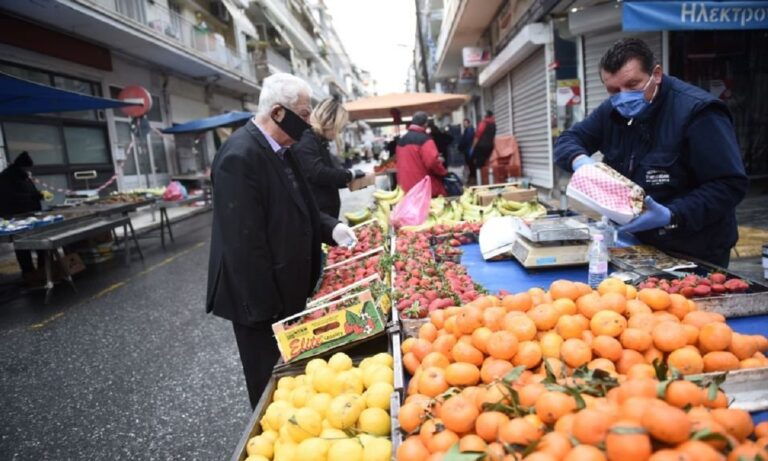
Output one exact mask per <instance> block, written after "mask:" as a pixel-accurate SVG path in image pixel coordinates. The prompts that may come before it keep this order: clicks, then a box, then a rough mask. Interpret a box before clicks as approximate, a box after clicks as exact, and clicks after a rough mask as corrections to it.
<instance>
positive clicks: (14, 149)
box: [0, 0, 364, 201]
mask: <svg viewBox="0 0 768 461" xmlns="http://www.w3.org/2000/svg"><path fill="white" fill-rule="evenodd" d="M265 3H270V6H267V5H265ZM281 7H282V8H284V9H285V8H291V9H296V8H298V9H300V10H301V12H302V14H303V16H297V15H295V14H290V15H289V16H286V17H284V18H283V17H279V18H278V17H275V16H267V15H269V14H271V13H267V15H264V16H265V17H267V18H271V19H273V20H275V22H271V21H270V20H267V19H265V20H264V21H262V22H256V21H254V18H257V17H262V16H260V14H262V13H264V12H265V11H267V10H268V9H269V8H281ZM324 10H325V7H324V6H323V5H322V2H310V1H296V0H291V1H287V0H285V1H281V0H269V1H259V2H255V1H249V0H48V1H43V2H29V1H26V0H8V1H5V2H2V3H1V4H0V27H2V29H3V33H2V34H0V72H4V73H7V74H11V75H13V76H16V77H20V78H23V79H27V80H31V81H34V82H38V83H42V84H45V85H50V86H55V87H58V88H62V89H67V90H70V91H76V92H81V93H85V94H90V95H95V96H103V97H111V98H116V97H117V95H118V94H119V93H120V91H121V90H122V89H123V88H125V87H127V86H131V85H139V86H142V87H144V88H146V89H147V90H148V91H149V92H150V94H151V95H152V101H153V104H152V109H151V110H150V112H149V113H148V114H147V115H146V117H145V118H144V119H142V120H132V119H130V118H129V117H127V116H125V115H123V114H122V113H121V112H120V111H119V110H102V111H84V112H68V113H57V114H39V115H34V116H23V117H3V118H0V168H3V167H4V166H5V164H7V163H8V162H10V161H12V160H13V159H14V158H15V157H16V156H17V155H18V154H19V153H20V152H22V151H25V150H26V151H28V152H29V153H30V155H31V156H32V158H33V159H34V161H35V164H36V165H35V168H34V170H33V173H34V175H35V177H36V178H38V179H39V180H40V181H41V182H42V183H43V187H44V188H48V189H52V190H83V189H94V188H97V187H99V186H100V185H102V184H104V183H106V182H107V181H109V180H110V179H111V178H112V177H113V176H114V177H115V179H116V181H115V180H113V185H112V186H111V188H113V189H114V188H117V189H120V190H128V189H133V188H137V187H154V186H163V185H165V184H167V182H168V181H169V179H170V177H171V176H172V175H178V174H189V173H192V174H199V173H203V172H204V171H205V169H206V168H207V166H208V165H210V160H211V158H212V156H213V155H214V153H215V150H216V146H217V145H218V142H219V141H220V140H219V139H218V138H217V134H216V133H215V132H207V133H203V134H195V135H187V136H176V137H174V136H168V135H163V134H162V133H161V132H160V129H161V128H163V127H167V126H171V125H173V124H177V123H184V122H187V121H190V120H194V119H198V118H204V117H209V116H212V115H217V114H220V113H223V112H227V111H232V110H253V109H254V108H255V103H256V101H257V100H258V94H259V89H260V81H261V80H262V79H263V78H265V77H266V76H267V75H269V74H271V73H275V72H292V73H294V74H296V75H299V76H301V77H303V78H305V79H307V81H309V82H310V85H311V86H312V87H313V91H314V93H315V94H314V95H313V96H314V98H315V99H322V98H324V97H327V96H329V95H338V96H340V97H343V98H347V97H352V96H356V95H358V94H361V93H362V91H363V90H364V87H363V86H362V84H361V83H360V82H361V78H360V74H359V72H360V71H359V70H358V69H356V68H355V67H354V66H353V65H352V63H351V62H350V60H349V58H348V57H347V56H346V52H345V51H344V50H343V47H341V43H340V41H339V40H338V38H337V37H335V31H333V27H332V23H331V21H330V18H328V19H327V20H326V21H325V22H323V21H322V19H323V16H322V15H323V12H324ZM277 19H280V21H279V22H278V21H276V20H277ZM305 22H306V24H305ZM309 23H311V24H315V26H313V27H315V28H314V29H312V30H313V31H312V33H309V32H307V33H305V34H304V36H302V37H301V38H302V39H303V40H304V41H306V42H307V43H304V41H302V42H299V41H298V40H297V39H296V38H294V37H291V38H290V39H289V38H287V37H286V38H281V37H282V36H280V35H279V31H285V30H304V29H303V26H305V25H307V24H309ZM299 24H302V26H301V27H300V26H299ZM270 33H271V34H272V35H271V36H270V35H269V34H270ZM270 37H273V38H272V39H270ZM262 39H263V40H262ZM289 40H290V41H289ZM320 42H322V43H324V44H325V43H327V45H326V46H327V47H328V48H327V49H328V50H332V51H328V53H327V54H326V58H324V59H321V58H322V54H323V53H322V48H321V46H320V45H318V43H320ZM297 43H301V44H300V45H297ZM265 45H266V46H265ZM312 45H315V47H314V48H312ZM285 47H287V49H286V48H285ZM307 47H309V48H311V49H307ZM337 48H340V49H337ZM315 52H316V53H317V54H313V53H315ZM331 55H332V56H334V57H335V58H334V60H333V61H329V60H328V59H330V58H328V56H331ZM307 56H314V58H313V59H314V60H316V61H317V62H315V61H312V62H313V63H312V64H311V66H310V65H308V64H306V63H307V62H308V61H310V59H308V58H307ZM84 171H89V172H90V171H95V172H96V177H95V178H92V179H89V180H87V181H86V180H81V179H77V177H79V176H80V175H75V173H78V172H84ZM63 196H64V194H63V193H60V192H59V193H57V194H56V198H55V200H56V201H60V200H62V199H63Z"/></svg>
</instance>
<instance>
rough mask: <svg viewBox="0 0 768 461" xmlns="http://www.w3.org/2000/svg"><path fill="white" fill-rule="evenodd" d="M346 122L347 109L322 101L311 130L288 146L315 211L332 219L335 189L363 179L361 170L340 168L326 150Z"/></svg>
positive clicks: (335, 207)
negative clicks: (305, 179) (303, 179)
mask: <svg viewBox="0 0 768 461" xmlns="http://www.w3.org/2000/svg"><path fill="white" fill-rule="evenodd" d="M348 121H349V115H348V114H347V110H346V109H344V106H343V105H342V104H341V103H340V102H338V101H337V100H336V99H333V98H329V99H325V100H323V101H321V102H320V104H318V105H317V107H315V109H314V110H313V111H312V115H310V117H309V124H310V125H311V126H312V129H309V130H306V131H305V132H304V134H303V135H302V136H301V139H300V140H299V142H297V143H296V144H294V145H293V147H291V150H292V151H293V153H294V154H295V157H296V158H297V159H298V160H299V165H301V170H302V172H303V173H304V176H305V177H306V178H307V182H309V187H310V189H311V192H312V195H313V196H314V198H315V201H316V202H317V206H318V208H320V211H322V212H323V213H325V214H327V215H330V216H332V217H334V218H337V217H338V216H339V210H340V209H341V198H340V197H339V189H342V188H344V187H347V184H349V182H350V181H352V180H353V179H356V178H361V177H363V176H365V173H363V172H362V171H361V170H354V171H353V170H347V169H345V168H343V167H342V166H341V164H340V163H339V160H338V159H337V158H336V157H335V156H334V155H332V154H331V151H330V150H329V148H328V144H329V142H335V141H336V138H337V137H338V136H339V133H340V132H341V130H343V129H344V126H345V125H346V124H347V122H348Z"/></svg>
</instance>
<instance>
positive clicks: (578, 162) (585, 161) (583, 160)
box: [571, 154, 595, 171]
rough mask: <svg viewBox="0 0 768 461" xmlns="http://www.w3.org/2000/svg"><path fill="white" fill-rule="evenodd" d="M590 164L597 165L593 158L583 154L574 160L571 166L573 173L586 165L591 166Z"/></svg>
mask: <svg viewBox="0 0 768 461" xmlns="http://www.w3.org/2000/svg"><path fill="white" fill-rule="evenodd" d="M590 163H595V161H594V160H592V157H590V156H589V155H584V154H582V155H579V156H578V157H576V158H575V159H574V160H573V163H572V164H571V166H572V167H573V171H576V170H578V169H579V168H581V167H583V166H584V165H589V164H590Z"/></svg>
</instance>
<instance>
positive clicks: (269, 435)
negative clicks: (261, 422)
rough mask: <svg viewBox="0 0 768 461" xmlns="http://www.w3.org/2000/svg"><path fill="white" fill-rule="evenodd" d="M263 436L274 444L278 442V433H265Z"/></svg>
mask: <svg viewBox="0 0 768 461" xmlns="http://www.w3.org/2000/svg"><path fill="white" fill-rule="evenodd" d="M261 436H262V437H264V438H265V439H267V440H269V441H270V442H272V443H275V440H277V436H278V434H277V431H264V432H262V433H261Z"/></svg>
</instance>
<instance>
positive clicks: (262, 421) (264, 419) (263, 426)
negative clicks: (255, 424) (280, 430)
mask: <svg viewBox="0 0 768 461" xmlns="http://www.w3.org/2000/svg"><path fill="white" fill-rule="evenodd" d="M259 424H261V430H262V432H267V431H271V430H272V426H270V425H269V420H268V419H267V415H264V416H262V417H261V419H260V420H259Z"/></svg>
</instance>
